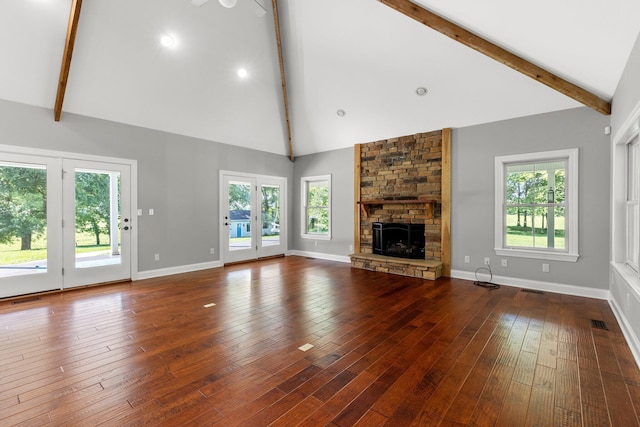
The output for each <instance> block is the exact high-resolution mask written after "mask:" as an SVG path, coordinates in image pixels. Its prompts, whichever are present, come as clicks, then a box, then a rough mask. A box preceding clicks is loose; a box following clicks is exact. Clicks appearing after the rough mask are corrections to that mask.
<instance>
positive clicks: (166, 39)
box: [160, 34, 176, 47]
mask: <svg viewBox="0 0 640 427" xmlns="http://www.w3.org/2000/svg"><path fill="white" fill-rule="evenodd" d="M160 44H161V45H162V46H164V47H171V46H173V45H174V44H176V39H174V38H173V36H172V35H171V34H165V35H163V36H162V37H160Z"/></svg>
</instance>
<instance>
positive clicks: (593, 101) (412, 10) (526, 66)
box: [379, 0, 611, 115]
mask: <svg viewBox="0 0 640 427" xmlns="http://www.w3.org/2000/svg"><path fill="white" fill-rule="evenodd" d="M379 1H380V2H381V3H383V4H385V5H387V6H389V7H391V8H393V9H395V10H397V11H398V12H401V13H403V14H405V15H406V16H408V17H410V18H413V19H415V20H416V21H418V22H421V23H422V24H424V25H426V26H428V27H430V28H432V29H434V30H436V31H438V32H440V33H442V34H444V35H445V36H447V37H450V38H452V39H453V40H455V41H457V42H459V43H462V44H463V45H465V46H467V47H470V48H472V49H475V50H477V51H478V52H480V53H482V54H484V55H486V56H488V57H490V58H493V59H495V60H496V61H499V62H501V63H503V64H505V65H507V66H509V67H511V68H513V69H514V70H516V71H518V72H520V73H522V74H524V75H526V76H529V77H531V78H532V79H535V80H537V81H539V82H540V83H543V84H545V85H547V86H549V87H550V88H551V89H554V90H556V91H558V92H560V93H562V94H564V95H566V96H568V97H570V98H573V99H574V100H576V101H578V102H580V103H582V104H584V105H586V106H587V107H590V108H593V109H594V110H596V111H598V112H600V113H602V114H605V115H609V114H611V103H610V102H608V101H606V100H604V99H602V98H600V97H599V96H597V95H595V94H593V93H592V92H590V91H588V90H586V89H583V88H581V87H579V86H577V85H575V84H573V83H570V82H568V81H566V80H564V79H563V78H561V77H559V76H557V75H555V74H553V73H551V72H549V71H547V70H545V69H543V68H541V67H539V66H537V65H535V64H532V63H531V62H529V61H527V60H526V59H523V58H521V57H519V56H517V55H515V54H513V53H511V52H509V51H507V50H506V49H503V48H501V47H500V46H497V45H495V44H493V43H491V42H490V41H488V40H485V39H483V38H482V37H480V36H478V35H476V34H473V33H472V32H470V31H468V30H465V29H464V28H462V27H460V26H459V25H457V24H454V23H453V22H450V21H448V20H446V19H445V18H443V17H441V16H439V15H436V14H435V13H433V12H431V11H430V10H427V9H425V8H423V7H421V6H418V5H416V4H415V3H412V2H411V1H409V0H379Z"/></svg>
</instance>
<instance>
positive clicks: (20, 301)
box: [11, 297, 40, 305]
mask: <svg viewBox="0 0 640 427" xmlns="http://www.w3.org/2000/svg"><path fill="white" fill-rule="evenodd" d="M34 301H40V298H38V297H31V298H22V299H19V300H15V301H11V304H13V305H16V304H23V303H25V302H34Z"/></svg>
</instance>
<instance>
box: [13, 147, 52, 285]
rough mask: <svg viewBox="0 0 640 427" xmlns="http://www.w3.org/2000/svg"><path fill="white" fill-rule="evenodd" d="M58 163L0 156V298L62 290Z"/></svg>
mask: <svg viewBox="0 0 640 427" xmlns="http://www.w3.org/2000/svg"><path fill="white" fill-rule="evenodd" d="M57 164H58V163H56V161H55V159H51V158H39V157H36V156H27V155H16V154H9V153H0V297H5V296H12V295H22V294H28V293H33V292H41V291H46V290H52V289H59V288H60V287H61V272H62V270H61V267H60V257H59V254H57V253H56V251H55V250H53V251H52V249H51V248H55V247H56V245H57V244H59V242H60V233H59V222H58V221H59V216H57V212H58V210H57V209H56V208H57V207H59V203H56V200H55V195H56V194H59V192H60V185H59V178H58V181H57V180H56V179H55V178H56V176H58V177H59V175H57V174H56V170H58V171H59V169H58V168H57V167H56V166H57Z"/></svg>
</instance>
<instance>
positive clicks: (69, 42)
mask: <svg viewBox="0 0 640 427" xmlns="http://www.w3.org/2000/svg"><path fill="white" fill-rule="evenodd" d="M81 8H82V0H72V2H71V13H70V14H69V25H68V26H67V39H66V41H65V43H64V53H63V54H62V65H61V67H60V78H59V79H58V93H57V95H56V103H55V105H54V107H53V114H54V119H55V121H56V122H59V121H60V116H61V115H62V103H63V101H64V93H65V91H66V90H67V80H68V79H69V69H70V68H71V56H72V55H73V45H74V44H75V42H76V32H77V31H78V21H79V20H80V9H81Z"/></svg>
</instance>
